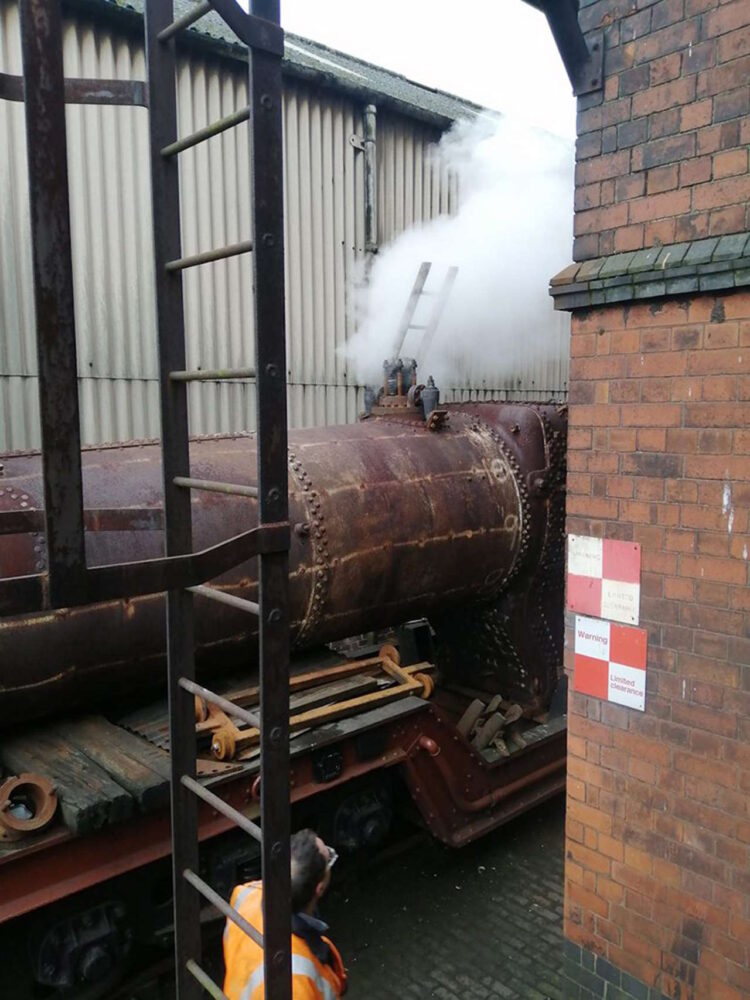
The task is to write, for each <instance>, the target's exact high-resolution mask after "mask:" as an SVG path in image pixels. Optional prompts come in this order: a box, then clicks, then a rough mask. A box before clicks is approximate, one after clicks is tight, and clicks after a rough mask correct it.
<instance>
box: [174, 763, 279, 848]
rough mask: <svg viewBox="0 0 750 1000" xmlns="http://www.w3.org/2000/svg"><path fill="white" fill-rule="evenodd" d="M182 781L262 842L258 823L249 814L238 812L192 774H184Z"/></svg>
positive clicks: (212, 806) (194, 792)
mask: <svg viewBox="0 0 750 1000" xmlns="http://www.w3.org/2000/svg"><path fill="white" fill-rule="evenodd" d="M180 781H181V783H182V784H183V785H184V786H185V788H187V789H189V790H190V791H191V792H193V794H195V795H197V796H198V798H199V799H203V801H204V802H207V803H208V805H210V806H211V808H212V809H215V810H216V811H217V812H220V813H221V815H222V816H226V818H227V819H231V821H232V822H233V823H234V824H235V826H238V827H239V828H240V829H241V830H244V831H245V833H249V834H250V836H251V837H254V838H255V839H256V840H257V841H258V843H260V842H261V840H262V839H263V834H262V832H261V829H260V827H259V826H258V824H257V823H253V821H252V820H251V819H248V818H247V816H243V815H242V813H241V812H238V811H237V810H236V809H234V808H233V807H232V806H230V805H229V804H228V803H226V802H225V801H224V799H221V798H219V796H218V795H214V793H213V792H210V791H209V790H208V789H207V788H204V787H203V785H201V784H200V783H199V782H197V781H196V780H195V779H194V778H191V777H190V775H188V774H183V776H182V778H180Z"/></svg>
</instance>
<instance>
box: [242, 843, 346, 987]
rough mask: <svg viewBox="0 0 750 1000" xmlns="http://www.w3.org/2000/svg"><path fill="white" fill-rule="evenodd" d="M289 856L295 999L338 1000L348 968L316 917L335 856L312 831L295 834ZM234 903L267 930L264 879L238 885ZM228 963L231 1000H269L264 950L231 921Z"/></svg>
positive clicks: (325, 925)
mask: <svg viewBox="0 0 750 1000" xmlns="http://www.w3.org/2000/svg"><path fill="white" fill-rule="evenodd" d="M291 855H292V997H293V1000H338V998H339V997H341V996H343V995H344V993H345V991H346V972H345V971H344V965H343V962H342V961H341V955H339V953H338V951H337V950H336V948H335V947H334V945H333V943H332V942H331V941H330V940H329V939H328V938H327V937H326V936H325V933H326V931H327V930H328V925H327V924H325V923H324V922H323V921H322V920H320V919H319V918H318V917H317V916H316V915H315V914H316V910H317V906H318V901H319V899H320V898H321V896H322V895H323V893H324V892H325V891H326V889H327V888H328V884H329V882H330V881H331V868H332V867H333V864H334V862H335V861H336V857H337V855H336V852H335V851H334V850H333V848H332V847H326V845H325V844H324V843H323V841H322V840H321V839H320V837H316V835H315V834H314V833H313V831H312V830H300V832H299V833H295V834H294V836H293V837H292V842H291ZM231 902H232V906H234V908H235V909H236V910H238V911H239V913H241V914H242V916H243V917H244V918H245V920H247V921H248V923H250V924H252V925H253V927H255V928H257V929H258V931H260V933H263V886H262V883H260V882H248V883H247V884H246V885H238V886H235V889H234V891H233V892H232V900H231ZM224 964H225V967H226V977H225V979H224V992H225V993H226V995H227V996H228V997H229V1000H266V991H265V984H264V982H263V950H262V949H261V948H260V947H259V946H258V945H257V944H256V943H255V941H253V940H252V938H250V937H248V935H247V934H245V932H244V931H243V930H242V929H241V928H240V927H238V926H237V925H236V924H235V923H234V922H233V921H231V920H228V921H227V926H226V930H225V931H224ZM269 1000H272V998H269Z"/></svg>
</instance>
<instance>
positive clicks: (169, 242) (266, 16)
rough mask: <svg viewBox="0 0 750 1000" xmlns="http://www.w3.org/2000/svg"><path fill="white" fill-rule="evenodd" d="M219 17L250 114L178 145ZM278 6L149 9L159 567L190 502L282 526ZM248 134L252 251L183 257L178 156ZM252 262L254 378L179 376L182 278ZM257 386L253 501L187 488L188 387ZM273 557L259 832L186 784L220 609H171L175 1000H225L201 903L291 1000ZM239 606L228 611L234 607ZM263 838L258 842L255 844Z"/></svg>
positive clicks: (206, 4) (282, 682) (283, 608)
mask: <svg viewBox="0 0 750 1000" xmlns="http://www.w3.org/2000/svg"><path fill="white" fill-rule="evenodd" d="M211 11H215V12H216V13H217V14H218V15H219V16H220V17H222V18H223V20H224V21H225V22H226V24H227V25H228V26H229V27H230V28H231V29H232V30H233V31H234V33H235V34H236V35H237V37H238V38H239V40H240V41H241V42H244V43H245V44H246V45H247V46H248V54H249V93H250V104H249V107H248V108H246V109H242V110H240V111H238V112H235V113H233V114H232V115H229V116H227V117H226V118H224V119H222V120H221V121H218V122H215V123H214V124H212V125H208V126H206V127H204V128H202V129H199V130H198V131H197V132H194V133H193V134H192V135H189V136H186V137H183V138H179V137H178V136H177V103H176V69H177V66H176V52H175V47H176V44H177V39H178V37H179V35H180V33H181V32H183V31H185V30H186V29H187V28H188V27H189V26H190V25H192V24H194V23H195V22H196V21H197V20H198V19H199V18H201V17H203V16H204V15H206V14H208V13H210V12H211ZM279 19H280V15H279V0H254V2H253V4H252V10H251V13H249V14H248V13H246V12H245V11H244V10H242V8H241V7H240V6H239V5H238V4H237V3H236V0H200V2H198V3H195V4H194V5H193V6H192V7H191V8H189V9H188V10H187V12H186V13H184V14H183V15H182V16H180V17H178V18H177V19H175V16H174V5H173V0H146V54H147V65H148V91H149V128H150V148H151V184H152V199H153V212H154V254H155V266H156V302H157V319H158V332H159V369H160V384H161V418H162V443H163V474H164V516H165V533H166V548H167V555H168V556H180V555H182V554H184V553H187V552H190V551H191V549H192V531H191V516H190V508H191V491H192V490H215V491H219V492H222V493H237V494H240V495H248V494H250V495H253V494H255V495H256V496H257V502H258V503H257V506H258V519H259V520H258V523H259V526H260V527H261V528H262V527H264V526H265V525H278V524H280V523H286V522H287V521H288V485H287V419H286V356H285V332H284V250H283V237H284V231H283V174H282V120H281V113H282V112H281V99H282V98H281V57H282V55H283V33H282V31H281V28H280V26H279ZM246 120H249V122H250V131H251V135H250V143H251V151H252V159H251V178H250V180H251V194H252V205H253V211H252V220H253V234H252V239H247V240H245V241H243V242H240V243H235V244H232V245H230V246H225V247H221V248H217V249H213V248H210V249H208V250H206V251H203V252H201V253H197V254H194V255H192V256H188V257H185V256H183V255H182V248H181V237H180V194H179V174H178V159H179V154H180V153H181V152H183V151H184V150H186V149H189V148H191V147H193V146H195V145H197V144H198V143H200V142H204V141H206V140H208V139H210V138H211V137H212V136H214V135H218V134H219V133H220V132H222V131H224V130H225V129H228V128H231V127H233V126H235V125H237V124H239V123H240V122H242V121H246ZM248 252H252V254H253V275H254V286H255V293H254V309H255V358H256V363H255V371H254V372H253V371H250V370H249V369H234V370H231V369H230V370H228V371H201V370H198V371H189V370H187V368H186V360H185V358H186V354H185V328H184V316H183V294H182V272H183V271H184V270H185V269H187V268H190V267H196V266H200V265H203V264H206V263H208V262H211V261H216V260H221V259H223V258H226V257H231V256H234V255H237V254H242V253H248ZM253 374H254V376H255V379H256V386H257V428H258V470H257V484H258V485H257V488H252V487H251V488H248V487H240V486H236V487H235V486H233V485H232V484H229V483H211V482H205V481H203V480H197V479H194V478H192V477H191V474H190V458H189V450H188V385H189V384H190V383H191V382H193V381H198V380H209V379H210V380H212V381H213V380H218V379H238V378H248V377H252V376H253ZM284 538H285V544H284V546H283V547H280V546H278V545H277V546H276V547H275V548H274V547H271V550H269V551H261V554H260V557H259V572H260V577H259V603H258V604H255V603H253V602H250V601H244V602H241V605H242V606H243V607H244V610H246V611H247V613H248V614H254V615H258V617H259V630H258V631H259V641H260V688H261V698H260V717H258V716H256V715H255V714H253V713H249V712H247V711H244V710H243V709H240V708H238V707H236V706H231V705H227V704H226V703H224V706H225V708H226V709H227V710H228V711H229V712H230V713H231V714H233V715H234V716H235V717H238V718H240V719H244V720H245V721H247V722H249V723H250V724H251V725H253V726H256V727H257V728H259V729H260V733H261V758H260V759H261V769H260V796H261V826H260V827H259V826H258V825H256V824H255V823H253V822H252V821H250V820H249V819H247V817H245V816H243V815H242V814H241V813H239V812H237V811H236V810H234V809H233V808H232V807H230V806H228V805H227V804H226V803H225V802H224V801H223V800H221V799H220V798H219V797H218V796H216V795H215V794H214V793H213V792H210V791H208V790H207V789H205V788H203V786H202V785H200V784H199V783H198V782H197V781H196V778H195V758H196V742H195V696H196V695H202V696H205V697H207V698H208V699H209V700H213V701H214V702H216V700H217V698H216V696H215V695H212V693H211V692H209V691H207V690H205V689H204V688H201V687H198V685H196V684H195V664H194V636H193V613H192V610H193V597H194V593H195V592H198V593H199V594H200V595H201V596H202V597H203V598H208V599H214V600H218V601H222V600H223V599H224V595H223V593H222V592H221V591H219V590H215V589H213V588H210V587H205V586H200V587H187V588H185V587H183V588H179V589H174V590H170V591H169V593H168V596H167V623H168V629H167V644H168V650H167V653H168V670H169V719H170V722H169V725H170V744H171V748H172V799H171V807H172V859H173V886H174V926H175V957H176V975H177V996H178V998H179V1000H192V998H194V997H197V996H198V995H200V992H201V989H205V990H206V991H207V992H209V993H210V994H211V995H212V996H217V997H218V996H223V994H222V992H221V990H220V989H219V988H218V987H217V986H216V985H215V984H214V983H212V981H211V980H210V979H209V977H208V976H207V975H206V973H205V971H204V970H203V969H202V968H201V965H200V956H201V938H200V908H201V898H203V899H205V900H207V901H208V902H209V903H212V904H213V905H214V906H216V907H218V909H219V910H221V911H222V912H223V913H224V915H225V916H226V917H227V918H228V919H229V920H233V921H234V922H235V923H236V924H238V925H239V926H240V927H241V928H242V929H243V930H244V931H245V933H247V934H249V935H250V936H251V937H252V938H253V940H255V941H256V942H257V943H258V944H259V945H261V946H262V947H263V951H264V978H265V984H266V995H267V996H269V997H273V998H274V1000H290V998H291V956H290V930H291V928H290V921H291V905H290V899H291V890H290V870H289V869H290V864H289V834H290V828H289V823H290V820H289V627H288V545H289V542H288V531H287V532H286V534H285V536H284ZM237 603H238V602H237V599H236V598H234V599H233V604H234V605H235V606H236V605H237ZM199 798H200V799H202V800H204V801H205V802H206V803H208V804H209V805H210V806H212V807H213V808H214V809H216V810H218V811H219V812H221V813H222V814H223V815H225V816H227V817H229V818H230V819H232V820H233V821H234V822H235V823H236V824H237V825H238V826H239V827H241V828H242V829H243V830H245V831H246V832H247V833H248V834H250V835H251V836H253V837H255V838H256V839H257V840H258V841H259V842H260V844H261V862H262V877H263V886H264V893H263V898H264V913H263V922H264V926H263V934H262V935H261V934H260V933H259V932H258V930H257V929H256V928H254V927H252V926H250V925H249V924H248V923H247V922H246V921H245V920H243V918H242V917H241V916H240V915H239V914H238V913H237V911H235V910H234V909H233V908H232V907H231V906H229V905H228V904H227V903H226V902H225V901H224V900H223V899H222V898H221V897H220V896H219V895H218V894H217V893H216V892H215V891H214V890H213V889H212V888H211V886H209V885H208V884H207V883H206V882H205V881H204V880H203V879H202V878H201V877H200V876H199V875H198V869H199V845H198V799H199ZM261 831H262V832H261Z"/></svg>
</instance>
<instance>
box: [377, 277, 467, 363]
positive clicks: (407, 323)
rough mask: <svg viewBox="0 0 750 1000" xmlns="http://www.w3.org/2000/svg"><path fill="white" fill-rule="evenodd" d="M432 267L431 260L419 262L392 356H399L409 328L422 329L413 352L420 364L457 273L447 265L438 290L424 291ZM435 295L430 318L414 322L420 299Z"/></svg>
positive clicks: (433, 334) (430, 344)
mask: <svg viewBox="0 0 750 1000" xmlns="http://www.w3.org/2000/svg"><path fill="white" fill-rule="evenodd" d="M431 268H432V262H431V261H429V260H425V261H423V262H422V264H420V267H419V270H418V271H417V276H416V278H415V279H414V284H413V286H412V290H411V292H410V293H409V298H408V299H407V302H406V307H405V308H404V312H403V315H402V316H401V322H400V323H399V325H398V330H397V331H396V347H395V351H394V354H393V357H394V358H398V357H400V356H401V350H402V348H403V346H404V341H405V340H406V335H407V334H408V332H409V330H424V333H423V334H422V340H421V341H420V344H419V348H418V349H417V350H416V351H415V352H414V353H415V357H416V360H417V361H418V362H419V364H420V365H422V364H424V362H425V360H426V358H427V355H428V353H429V351H430V347H431V346H432V340H433V337H434V336H435V331H436V330H437V328H438V324H439V322H440V317H441V316H442V315H443V310H444V309H445V306H446V303H447V302H448V296H449V295H450V293H451V289H452V288H453V283H454V282H455V280H456V275H457V274H458V268H457V267H449V268H448V270H447V271H446V274H445V277H444V278H443V283H442V285H441V286H440V291H438V292H426V291H425V289H424V286H425V283H426V282H427V277H428V275H429V273H430V270H431ZM429 296H435V305H434V306H433V308H432V312H431V313H430V318H429V319H428V320H427V322H426V323H424V324H421V323H419V324H418V323H415V322H414V314H415V313H416V311H417V306H418V305H419V302H420V299H422V298H425V297H429Z"/></svg>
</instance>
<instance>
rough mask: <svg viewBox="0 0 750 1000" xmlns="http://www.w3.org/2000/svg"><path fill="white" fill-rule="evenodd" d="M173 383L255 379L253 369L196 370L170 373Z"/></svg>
mask: <svg viewBox="0 0 750 1000" xmlns="http://www.w3.org/2000/svg"><path fill="white" fill-rule="evenodd" d="M169 377H170V378H171V379H172V381H173V382H223V381H227V380H229V379H233V378H255V369H254V368H207V369H205V370H204V369H201V368H197V369H195V370H194V371H180V372H170V373H169Z"/></svg>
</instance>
